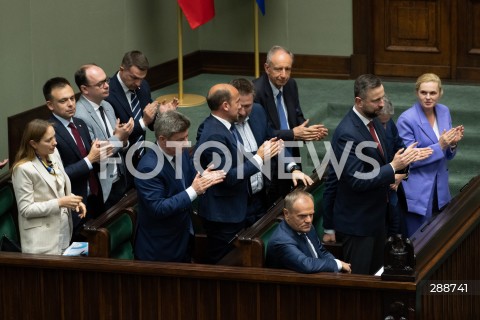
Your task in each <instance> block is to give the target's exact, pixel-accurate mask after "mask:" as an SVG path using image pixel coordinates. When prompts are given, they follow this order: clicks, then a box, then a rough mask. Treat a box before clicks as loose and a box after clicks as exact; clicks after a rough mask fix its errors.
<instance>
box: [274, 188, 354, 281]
mask: <svg viewBox="0 0 480 320" xmlns="http://www.w3.org/2000/svg"><path fill="white" fill-rule="evenodd" d="M314 212H315V209H314V204H313V197H312V195H311V194H310V193H308V192H306V191H302V190H298V189H297V190H294V191H292V192H291V193H289V194H287V196H286V197H285V206H284V208H283V214H284V220H283V221H282V222H281V223H280V224H279V226H278V227H277V229H276V230H275V231H274V232H273V234H272V236H271V238H270V241H269V242H268V246H267V259H266V265H267V267H270V268H284V269H291V270H294V271H297V272H301V273H315V272H324V271H326V272H339V271H344V272H348V273H350V272H351V269H350V264H348V263H345V262H343V261H340V260H338V259H335V257H334V256H333V255H332V254H331V253H330V252H328V251H327V250H326V249H325V248H324V247H323V246H322V244H321V243H320V240H319V239H318V236H317V232H316V231H315V227H314V226H313V225H312V221H313V214H314Z"/></svg>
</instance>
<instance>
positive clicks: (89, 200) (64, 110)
mask: <svg viewBox="0 0 480 320" xmlns="http://www.w3.org/2000/svg"><path fill="white" fill-rule="evenodd" d="M43 95H44V97H45V100H46V102H47V107H48V108H49V109H50V110H51V111H52V116H51V118H50V121H51V122H52V123H53V126H54V128H55V138H56V139H57V149H58V152H59V153H60V157H61V158H62V162H63V166H64V167H65V172H66V173H67V175H68V177H69V178H70V181H71V183H72V193H74V194H76V195H79V196H81V197H82V199H83V200H82V201H83V203H84V204H85V205H86V206H87V217H89V218H93V217H96V216H98V215H99V214H101V213H102V212H103V196H102V188H101V185H100V182H99V180H98V176H97V173H98V169H99V166H98V163H99V161H100V160H101V158H102V156H109V155H111V145H110V144H109V143H108V142H104V143H102V142H100V141H98V140H94V141H92V140H91V138H90V135H89V133H88V128H87V125H86V123H85V122H84V121H83V120H81V119H78V118H75V117H74V115H75V110H76V104H75V94H74V92H73V89H72V87H71V86H70V83H69V82H68V80H67V79H65V78H60V77H57V78H52V79H50V80H48V81H47V82H46V83H45V84H44V86H43ZM73 219H74V221H73V222H74V228H75V227H77V228H78V227H79V226H80V225H81V221H80V220H79V219H78V217H76V215H74V216H73Z"/></svg>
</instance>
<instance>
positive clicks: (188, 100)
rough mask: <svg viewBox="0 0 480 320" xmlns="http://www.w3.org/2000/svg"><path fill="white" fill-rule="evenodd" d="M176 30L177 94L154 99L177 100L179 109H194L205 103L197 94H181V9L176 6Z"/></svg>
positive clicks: (203, 98)
mask: <svg viewBox="0 0 480 320" xmlns="http://www.w3.org/2000/svg"><path fill="white" fill-rule="evenodd" d="M177 13H178V14H177V30H178V94H167V95H162V96H160V97H158V98H157V99H155V100H156V101H158V102H160V103H161V102H163V101H166V102H170V101H172V100H173V99H174V98H178V106H179V107H195V106H199V105H201V104H204V103H205V97H204V96H200V95H197V94H188V93H187V94H184V93H183V26H182V9H180V6H179V5H178V4H177Z"/></svg>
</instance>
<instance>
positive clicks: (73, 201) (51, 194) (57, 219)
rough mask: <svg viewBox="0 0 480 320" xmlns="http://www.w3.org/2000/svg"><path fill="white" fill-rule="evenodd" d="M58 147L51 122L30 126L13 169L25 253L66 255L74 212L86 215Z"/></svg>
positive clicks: (22, 245) (29, 124) (21, 239)
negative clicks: (66, 171)
mask: <svg viewBox="0 0 480 320" xmlns="http://www.w3.org/2000/svg"><path fill="white" fill-rule="evenodd" d="M56 145H57V142H56V140H55V130H54V128H53V126H52V125H51V124H50V123H49V122H47V121H44V120H39V119H35V120H33V121H31V122H29V123H28V125H27V127H26V129H25V132H24V134H23V137H22V141H21V144H20V148H19V150H18V152H17V155H16V158H15V163H14V165H13V168H12V182H13V188H14V190H15V198H16V200H17V206H18V225H19V229H20V242H21V247H22V252H24V253H37V254H56V255H60V254H62V253H63V251H65V249H66V248H67V247H68V246H69V245H70V240H71V237H72V230H73V227H72V216H71V214H72V212H71V211H72V210H75V211H77V212H78V213H77V212H73V214H80V216H84V215H85V213H86V209H85V205H84V204H83V203H82V197H80V196H76V195H74V194H72V193H71V187H70V179H69V178H68V176H67V174H66V173H65V170H64V168H63V164H62V160H61V158H60V155H59V153H58V151H57V149H56V148H55V146H56Z"/></svg>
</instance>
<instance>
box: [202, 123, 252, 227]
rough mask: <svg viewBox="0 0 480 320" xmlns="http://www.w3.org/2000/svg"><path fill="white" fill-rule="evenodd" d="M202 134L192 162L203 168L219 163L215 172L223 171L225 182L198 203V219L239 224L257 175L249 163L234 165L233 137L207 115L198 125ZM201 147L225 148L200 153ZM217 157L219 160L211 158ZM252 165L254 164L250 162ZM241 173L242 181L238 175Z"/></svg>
mask: <svg viewBox="0 0 480 320" xmlns="http://www.w3.org/2000/svg"><path fill="white" fill-rule="evenodd" d="M201 126H202V127H203V131H202V134H201V136H200V137H199V140H198V142H197V145H196V151H195V157H194V161H195V162H196V163H197V162H199V163H200V165H201V166H202V168H204V169H205V168H206V167H207V166H208V165H209V164H210V163H211V162H212V161H213V160H214V159H215V158H219V159H220V162H219V163H215V167H214V169H225V171H226V172H227V175H226V178H225V180H224V181H223V182H222V183H219V184H217V185H215V186H213V187H211V188H209V189H208V190H207V192H205V194H204V195H202V196H200V199H199V208H198V212H199V215H200V216H201V217H203V218H205V219H207V220H209V221H215V222H229V223H238V222H242V221H243V220H244V219H245V215H246V213H247V202H248V183H249V179H248V177H250V176H251V175H252V174H254V173H256V172H258V171H259V168H257V167H256V166H255V165H254V164H253V163H252V162H251V161H249V160H247V159H245V157H243V159H244V162H243V164H239V163H238V161H237V142H236V140H235V138H234V136H233V135H232V133H231V132H230V131H229V130H228V129H227V128H226V127H225V125H223V123H221V122H220V121H218V119H216V118H215V117H213V116H212V115H210V116H209V117H207V118H206V119H205V121H204V122H203V123H202V124H201ZM204 143H216V144H220V145H222V146H224V147H225V148H223V149H224V150H221V149H220V148H218V147H215V146H210V147H207V148H206V149H205V150H203V151H202V152H201V153H200V151H199V148H204V147H205V146H207V145H205V146H203V144H204ZM215 153H217V154H218V155H219V157H214V154H215ZM227 160H228V161H231V168H230V169H229V170H227V169H228V168H225V163H226V161H227ZM252 161H255V160H252ZM242 172H243V177H241V173H242Z"/></svg>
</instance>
